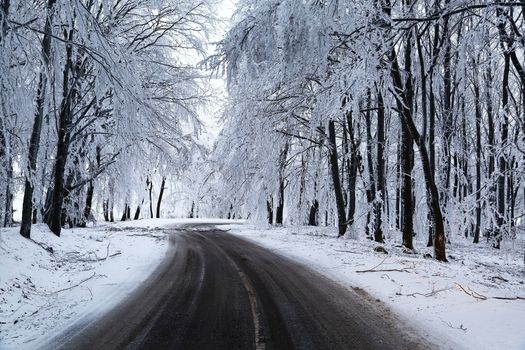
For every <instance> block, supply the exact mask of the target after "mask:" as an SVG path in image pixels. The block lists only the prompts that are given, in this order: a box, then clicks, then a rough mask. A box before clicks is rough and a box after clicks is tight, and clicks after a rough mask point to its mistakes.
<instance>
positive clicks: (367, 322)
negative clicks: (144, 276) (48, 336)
mask: <svg viewBox="0 0 525 350" xmlns="http://www.w3.org/2000/svg"><path fill="white" fill-rule="evenodd" d="M170 239H171V241H172V243H174V244H172V249H171V251H170V253H169V254H168V256H167V258H166V260H165V261H164V262H163V263H162V264H161V265H160V266H159V267H158V268H157V270H156V271H155V273H154V274H153V275H152V276H151V277H150V278H149V279H148V280H147V281H146V282H145V283H144V284H143V286H142V287H141V288H140V289H139V290H137V291H135V292H134V293H133V294H132V295H131V296H130V297H129V298H128V299H127V300H126V301H125V302H123V303H122V304H120V305H119V306H118V307H117V308H116V309H114V310H112V311H111V312H110V313H109V314H107V315H106V316H104V317H103V318H102V319H99V320H95V321H92V322H90V323H89V324H87V325H84V326H83V327H80V328H77V329H72V330H70V331H69V333H66V334H65V335H63V336H62V337H60V338H57V339H56V340H55V342H54V343H53V345H52V347H53V348H58V349H199V350H204V349H227V350H230V349H232V350H233V349H323V350H324V349H360V350H361V349H363V350H364V349H410V350H412V349H431V348H433V346H432V345H429V344H426V343H424V342H423V341H422V340H420V339H417V338H416V336H414V335H411V334H413V333H411V332H409V331H408V329H407V327H406V326H404V325H403V324H402V322H400V321H399V320H397V319H396V318H395V317H394V316H393V315H391V314H390V313H389V311H388V310H386V309H385V308H384V307H382V306H381V303H379V302H376V301H373V300H370V298H368V297H366V295H363V293H359V292H356V291H354V290H351V289H346V288H344V287H342V286H340V285H338V284H336V283H334V282H332V281H330V280H329V279H327V278H325V277H323V276H321V275H320V274H318V273H316V272H313V271H311V270H310V269H308V268H306V267H305V266H302V265H300V264H297V263H295V262H293V261H291V260H289V259H287V258H285V257H283V256H280V255H277V254H275V253H273V252H271V251H269V250H267V249H264V248H262V247H259V246H257V245H255V244H253V243H250V242H248V241H246V240H243V239H241V238H238V237H235V236H233V235H230V234H228V233H226V232H224V231H221V230H219V229H216V228H213V227H205V226H195V225H194V226H188V227H187V229H184V230H174V231H173V233H171V236H170Z"/></svg>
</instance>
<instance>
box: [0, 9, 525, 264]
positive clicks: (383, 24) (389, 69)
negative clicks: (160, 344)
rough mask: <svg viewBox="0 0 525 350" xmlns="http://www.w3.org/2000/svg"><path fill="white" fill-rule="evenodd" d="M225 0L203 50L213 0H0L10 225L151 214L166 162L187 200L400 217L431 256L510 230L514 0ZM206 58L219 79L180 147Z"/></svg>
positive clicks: (212, 206)
mask: <svg viewBox="0 0 525 350" xmlns="http://www.w3.org/2000/svg"><path fill="white" fill-rule="evenodd" d="M236 5H237V11H236V13H235V16H234V18H233V20H232V25H231V28H230V29H229V30H228V32H227V33H226V35H225V37H224V39H223V40H221V41H220V42H219V43H218V46H217V52H216V54H214V55H212V56H208V57H207V58H206V56H207V55H208V54H209V50H208V48H207V47H208V46H209V44H210V37H209V36H208V35H209V33H212V32H214V31H216V30H217V27H218V26H219V24H218V22H217V16H216V13H217V11H218V6H221V5H220V2H219V1H214V0H199V1H193V0H180V1H170V0H156V1H137V0H29V1H26V0H0V73H1V74H0V164H1V167H0V219H1V224H2V225H3V226H10V225H11V224H12V223H13V210H14V204H13V202H14V198H15V196H17V195H18V196H19V197H21V201H22V205H21V207H22V212H21V229H20V232H21V234H22V235H23V236H25V237H29V236H30V231H31V224H33V223H38V222H45V223H47V224H48V226H49V227H50V229H51V230H52V231H53V232H54V233H55V234H56V235H60V231H61V228H62V227H64V226H66V225H69V226H71V227H73V226H83V225H85V224H86V221H88V219H89V218H90V217H91V216H100V217H103V218H104V219H105V220H108V221H113V220H126V219H132V218H135V219H137V218H139V217H152V218H153V217H159V216H160V212H161V203H162V198H163V195H164V190H165V188H166V186H167V183H170V182H173V181H175V178H177V179H181V178H184V179H186V180H185V184H184V186H185V192H186V193H190V192H191V193H192V194H191V196H189V197H188V198H187V199H188V200H187V203H185V204H184V205H185V206H186V207H187V208H186V209H185V210H186V211H187V212H186V213H184V215H188V216H191V217H194V216H202V215H209V216H216V217H227V218H250V219H252V220H258V221H264V222H268V223H270V224H283V223H287V224H293V225H333V226H337V228H338V232H339V236H343V235H345V234H347V233H349V234H350V235H352V234H355V233H356V232H362V233H363V234H365V235H366V236H367V237H368V238H370V239H373V240H375V241H376V242H384V241H385V240H387V239H391V238H392V235H397V234H399V238H400V239H401V240H402V244H403V246H404V247H405V248H406V249H407V250H408V251H410V250H413V249H414V241H415V240H414V237H417V239H418V240H419V241H422V242H424V243H426V244H427V245H428V246H433V247H434V253H435V258H436V259H438V260H440V261H446V260H447V256H446V249H445V246H446V244H448V243H453V241H454V240H456V239H460V238H461V239H467V240H470V241H472V242H473V243H479V242H480V241H482V240H485V241H487V242H489V243H490V244H491V245H492V246H494V248H500V246H501V243H502V242H506V241H512V240H513V239H515V237H516V235H517V233H519V232H520V231H519V230H522V229H523V224H522V221H523V218H524V215H525V182H524V180H525V178H524V173H523V169H524V166H523V165H524V161H525V142H524V141H525V67H524V66H525V29H524V28H525V2H522V1H492V0H479V1H478V0H475V1H464V0H400V1H395V2H394V1H391V0H371V1H354V0H352V1H350V0H301V1H297V0H265V1H260V0H239V1H238V3H237V4H236ZM199 62H200V63H199ZM205 69H206V70H207V71H205ZM210 75H212V76H225V78H226V79H227V89H228V94H229V97H228V101H227V104H226V106H225V108H224V111H222V115H223V122H224V124H223V127H222V130H221V132H220V134H219V136H218V139H217V141H216V143H215V147H214V149H213V151H212V153H211V155H210V156H209V157H208V158H207V160H206V162H197V163H195V162H192V160H195V159H196V158H199V159H201V158H202V157H201V156H197V155H204V154H205V153H206V150H205V149H204V148H203V147H202V146H201V144H200V143H199V142H198V141H197V137H198V134H199V132H200V129H201V127H202V123H201V121H200V119H199V115H202V114H203V110H204V109H203V108H204V106H205V105H206V103H207V102H209V100H210V97H211V94H210V90H209V81H208V80H207V79H206V78H208V77H209V76H210ZM181 174H183V175H181ZM22 197H23V198H22ZM95 209H96V210H95Z"/></svg>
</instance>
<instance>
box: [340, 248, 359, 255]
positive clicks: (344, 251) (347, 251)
mask: <svg viewBox="0 0 525 350" xmlns="http://www.w3.org/2000/svg"><path fill="white" fill-rule="evenodd" d="M334 251H336V252H341V253H351V254H363V253H359V252H353V251H351V250H340V249H334Z"/></svg>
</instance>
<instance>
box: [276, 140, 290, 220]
mask: <svg viewBox="0 0 525 350" xmlns="http://www.w3.org/2000/svg"><path fill="white" fill-rule="evenodd" d="M288 147H289V146H288V143H286V144H285V146H284V149H283V150H282V151H281V154H280V156H279V200H278V203H277V210H276V211H275V223H276V224H279V225H282V224H283V217H284V189H285V187H286V186H285V183H284V181H285V174H284V172H285V168H286V161H287V158H288Z"/></svg>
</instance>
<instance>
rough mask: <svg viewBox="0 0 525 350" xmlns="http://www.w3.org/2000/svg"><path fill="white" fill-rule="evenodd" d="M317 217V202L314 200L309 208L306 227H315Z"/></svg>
mask: <svg viewBox="0 0 525 350" xmlns="http://www.w3.org/2000/svg"><path fill="white" fill-rule="evenodd" d="M318 215H319V201H318V200H317V199H314V201H313V203H312V205H311V206H310V214H309V215H308V225H310V226H317V225H318V222H317V217H318Z"/></svg>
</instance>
